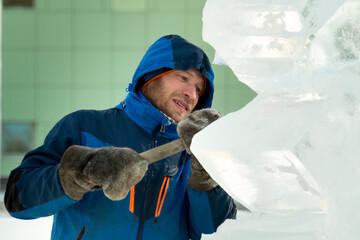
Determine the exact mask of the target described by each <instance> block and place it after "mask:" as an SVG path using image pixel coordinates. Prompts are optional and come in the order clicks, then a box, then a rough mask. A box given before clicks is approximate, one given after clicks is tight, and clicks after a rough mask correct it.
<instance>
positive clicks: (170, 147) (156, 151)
mask: <svg viewBox="0 0 360 240" xmlns="http://www.w3.org/2000/svg"><path fill="white" fill-rule="evenodd" d="M184 150H185V144H184V141H183V140H182V139H181V138H179V139H177V140H174V141H172V142H169V143H166V144H164V145H161V146H159V147H156V148H152V149H150V150H147V151H145V152H142V153H140V155H141V156H142V157H143V158H145V159H146V160H147V161H148V163H149V164H151V163H154V162H157V161H159V160H161V159H163V158H166V157H168V156H171V155H174V154H175V153H178V152H181V151H184Z"/></svg>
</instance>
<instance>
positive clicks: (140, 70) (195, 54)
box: [117, 35, 214, 139]
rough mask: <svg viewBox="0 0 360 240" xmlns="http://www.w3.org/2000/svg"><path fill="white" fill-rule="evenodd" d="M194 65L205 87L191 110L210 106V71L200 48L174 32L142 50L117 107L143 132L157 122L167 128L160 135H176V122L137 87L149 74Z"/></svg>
mask: <svg viewBox="0 0 360 240" xmlns="http://www.w3.org/2000/svg"><path fill="white" fill-rule="evenodd" d="M189 68H196V69H198V70H199V72H200V73H201V74H202V75H203V76H204V77H205V78H206V81H207V83H206V89H205V92H204V93H203V94H202V95H201V97H200V99H199V101H198V104H197V105H196V107H195V109H201V108H209V107H211V103H212V99H213V94H214V72H213V70H212V68H211V64H210V62H209V59H208V57H207V56H206V54H205V53H204V51H203V50H202V49H200V48H199V47H197V46H195V45H194V44H192V43H190V42H188V41H187V40H185V39H184V38H182V37H180V36H178V35H167V36H164V37H161V38H159V39H158V40H157V41H156V42H155V43H154V44H152V45H151V46H150V47H149V49H148V50H147V51H146V53H145V55H144V57H143V58H142V60H141V62H140V64H139V66H138V67H137V69H136V71H135V73H134V76H133V79H132V82H131V83H130V84H129V87H128V89H127V90H128V92H129V94H128V95H127V97H126V98H125V100H124V101H123V102H122V103H121V104H119V105H118V106H117V108H119V109H122V110H124V111H125V112H126V113H127V115H128V116H129V117H130V118H131V119H132V120H133V121H135V122H136V123H137V124H138V125H140V126H141V127H142V128H144V129H145V130H146V131H147V132H149V133H153V132H154V130H155V129H158V128H159V127H158V125H159V124H160V125H163V126H165V127H167V131H165V134H164V133H162V136H164V137H168V138H171V139H174V138H177V137H178V136H177V132H176V123H174V122H172V121H171V119H169V118H167V117H166V116H165V115H164V114H162V113H161V112H160V111H159V110H158V109H157V108H155V107H154V106H153V105H152V104H151V103H150V101H149V100H148V99H147V98H146V97H144V96H143V94H142V92H141V91H140V88H141V87H142V86H143V85H144V84H145V83H146V82H147V81H148V80H149V79H150V78H152V77H153V76H156V75H158V74H160V73H162V72H164V71H167V70H169V69H178V70H184V71H185V70H187V69H189Z"/></svg>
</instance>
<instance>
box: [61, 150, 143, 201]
mask: <svg viewBox="0 0 360 240" xmlns="http://www.w3.org/2000/svg"><path fill="white" fill-rule="evenodd" d="M147 167H148V163H147V161H146V160H145V159H144V158H142V157H141V156H140V155H139V154H138V153H136V152H135V151H134V150H132V149H130V148H116V147H102V148H89V147H83V146H78V145H74V146H71V147H69V148H68V149H67V150H66V151H65V153H64V155H63V157H62V159H61V162H60V166H59V177H60V182H61V185H62V187H63V189H64V191H65V193H66V194H67V195H68V196H69V197H70V198H72V199H75V200H80V199H81V198H82V197H83V195H84V194H85V193H87V192H89V191H94V190H99V189H103V191H104V194H105V196H107V197H108V198H109V199H111V200H121V199H123V198H125V197H126V195H127V193H128V192H129V190H130V188H131V187H132V186H134V185H135V184H137V183H138V182H140V180H141V179H142V178H143V177H144V175H145V173H146V170H147Z"/></svg>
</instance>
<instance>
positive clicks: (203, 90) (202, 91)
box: [199, 75, 207, 98]
mask: <svg viewBox="0 0 360 240" xmlns="http://www.w3.org/2000/svg"><path fill="white" fill-rule="evenodd" d="M203 78H204V88H203V89H202V90H201V92H200V94H199V98H200V97H201V95H202V94H203V93H204V92H205V89H206V82H207V81H206V77H205V76H204V75H203Z"/></svg>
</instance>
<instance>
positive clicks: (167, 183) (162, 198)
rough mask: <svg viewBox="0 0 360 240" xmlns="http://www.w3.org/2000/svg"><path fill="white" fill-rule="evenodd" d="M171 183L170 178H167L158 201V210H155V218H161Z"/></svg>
mask: <svg viewBox="0 0 360 240" xmlns="http://www.w3.org/2000/svg"><path fill="white" fill-rule="evenodd" d="M169 182H170V177H165V178H164V181H163V183H162V186H161V189H160V193H159V198H158V201H157V204H156V210H155V217H156V218H157V217H159V216H160V213H161V208H162V206H163V203H164V200H165V196H166V193H167V189H168V187H169ZM163 192H164V193H163Z"/></svg>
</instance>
